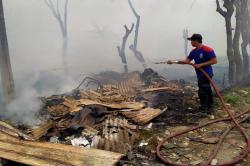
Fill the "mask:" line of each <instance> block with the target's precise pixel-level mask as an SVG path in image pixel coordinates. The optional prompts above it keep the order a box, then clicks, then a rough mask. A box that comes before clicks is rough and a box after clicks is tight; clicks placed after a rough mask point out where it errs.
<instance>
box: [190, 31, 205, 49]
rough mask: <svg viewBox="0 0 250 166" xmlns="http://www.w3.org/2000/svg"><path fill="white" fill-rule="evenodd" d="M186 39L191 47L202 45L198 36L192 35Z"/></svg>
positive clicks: (200, 37)
mask: <svg viewBox="0 0 250 166" xmlns="http://www.w3.org/2000/svg"><path fill="white" fill-rule="evenodd" d="M187 39H188V40H190V41H191V44H192V46H193V47H199V46H200V45H201V44H202V36H201V35H200V34H193V35H192V36H191V37H189V38H187Z"/></svg>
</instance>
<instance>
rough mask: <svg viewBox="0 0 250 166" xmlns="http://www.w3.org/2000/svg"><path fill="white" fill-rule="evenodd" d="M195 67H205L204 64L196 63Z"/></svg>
mask: <svg viewBox="0 0 250 166" xmlns="http://www.w3.org/2000/svg"><path fill="white" fill-rule="evenodd" d="M194 67H195V68H197V69H199V68H201V67H203V64H194Z"/></svg>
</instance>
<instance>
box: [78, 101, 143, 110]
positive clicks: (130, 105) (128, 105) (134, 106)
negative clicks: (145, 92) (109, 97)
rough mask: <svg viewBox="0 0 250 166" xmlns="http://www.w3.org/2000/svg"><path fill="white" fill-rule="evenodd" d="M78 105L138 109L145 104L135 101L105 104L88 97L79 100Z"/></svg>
mask: <svg viewBox="0 0 250 166" xmlns="http://www.w3.org/2000/svg"><path fill="white" fill-rule="evenodd" d="M79 105H83V106H86V105H101V106H105V107H109V108H113V109H134V110H139V109H142V108H143V107H144V106H145V105H144V104H143V103H137V102H124V103H120V104H105V103H101V102H97V101H93V100H88V99H81V100H79Z"/></svg>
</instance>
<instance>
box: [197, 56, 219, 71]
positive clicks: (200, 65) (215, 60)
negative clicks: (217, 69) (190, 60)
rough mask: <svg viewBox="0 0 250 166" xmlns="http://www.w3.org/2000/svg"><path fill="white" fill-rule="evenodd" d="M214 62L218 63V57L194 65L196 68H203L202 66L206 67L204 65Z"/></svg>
mask: <svg viewBox="0 0 250 166" xmlns="http://www.w3.org/2000/svg"><path fill="white" fill-rule="evenodd" d="M214 64H217V58H216V57H215V58H212V59H210V60H209V61H207V62H204V63H201V64H195V65H194V66H195V67H196V68H201V67H204V66H208V65H214Z"/></svg>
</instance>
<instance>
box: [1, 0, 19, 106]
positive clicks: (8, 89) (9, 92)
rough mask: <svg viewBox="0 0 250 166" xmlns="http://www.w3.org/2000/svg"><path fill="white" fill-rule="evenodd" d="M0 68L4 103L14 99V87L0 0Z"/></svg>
mask: <svg viewBox="0 0 250 166" xmlns="http://www.w3.org/2000/svg"><path fill="white" fill-rule="evenodd" d="M0 70H1V79H2V86H3V92H4V98H5V103H9V102H10V101H11V100H12V99H14V96H15V88H14V80H13V74H12V69H11V63H10V56H9V47H8V40H7V34H6V27H5V19H4V11H3V2H2V0H0Z"/></svg>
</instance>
